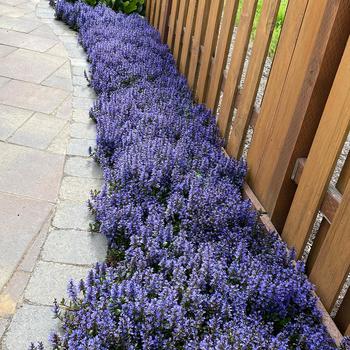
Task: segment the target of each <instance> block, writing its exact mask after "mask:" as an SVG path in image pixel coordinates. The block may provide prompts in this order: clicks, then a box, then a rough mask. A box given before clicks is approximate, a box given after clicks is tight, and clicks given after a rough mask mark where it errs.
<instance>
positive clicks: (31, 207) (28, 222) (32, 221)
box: [0, 153, 53, 290]
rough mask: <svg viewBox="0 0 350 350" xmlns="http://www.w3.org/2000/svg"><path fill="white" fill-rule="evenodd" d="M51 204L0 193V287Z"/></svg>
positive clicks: (14, 267)
mask: <svg viewBox="0 0 350 350" xmlns="http://www.w3.org/2000/svg"><path fill="white" fill-rule="evenodd" d="M1 154H4V153H1ZM52 208H53V206H52V205H51V204H49V203H47V202H43V201H36V200H32V199H28V198H23V197H17V196H14V195H11V194H6V193H0V222H1V223H2V224H1V230H0V242H1V254H0V290H1V289H2V287H3V286H4V285H5V283H6V282H7V280H8V279H9V278H10V276H11V274H12V273H13V271H14V270H15V269H16V266H17V265H18V263H19V262H20V260H21V258H22V256H23V255H24V253H25V251H26V249H27V246H28V245H29V243H30V242H31V241H32V240H33V239H34V237H35V236H36V234H37V233H38V232H39V230H40V228H41V227H42V225H43V224H44V223H45V221H46V220H47V218H48V216H49V213H50V211H51V210H52Z"/></svg>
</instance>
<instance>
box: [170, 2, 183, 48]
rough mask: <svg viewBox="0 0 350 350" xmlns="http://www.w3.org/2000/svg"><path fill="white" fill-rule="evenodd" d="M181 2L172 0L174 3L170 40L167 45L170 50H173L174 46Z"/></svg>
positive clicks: (172, 4)
mask: <svg viewBox="0 0 350 350" xmlns="http://www.w3.org/2000/svg"><path fill="white" fill-rule="evenodd" d="M179 2H180V0H172V3H171V10H170V18H169V31H168V39H167V43H168V46H169V48H170V50H171V49H172V48H173V44H174V34H175V26H176V19H177V13H178V8H179Z"/></svg>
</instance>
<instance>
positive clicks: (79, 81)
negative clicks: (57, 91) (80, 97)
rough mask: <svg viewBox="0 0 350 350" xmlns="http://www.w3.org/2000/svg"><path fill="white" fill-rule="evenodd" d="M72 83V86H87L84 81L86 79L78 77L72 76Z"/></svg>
mask: <svg viewBox="0 0 350 350" xmlns="http://www.w3.org/2000/svg"><path fill="white" fill-rule="evenodd" d="M72 82H73V86H87V85H88V81H87V80H86V78H85V77H81V76H78V75H73V77H72Z"/></svg>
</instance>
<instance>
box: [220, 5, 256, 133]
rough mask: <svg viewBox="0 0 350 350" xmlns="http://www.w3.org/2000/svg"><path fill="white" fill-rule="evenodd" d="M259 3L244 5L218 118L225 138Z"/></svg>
mask: <svg viewBox="0 0 350 350" xmlns="http://www.w3.org/2000/svg"><path fill="white" fill-rule="evenodd" d="M256 6H257V1H256V0H247V1H244V3H243V8H242V13H241V17H240V21H239V26H238V31H237V36H236V42H235V44H234V48H233V52H232V59H231V64H230V68H229V71H228V73H227V79H226V83H225V89H224V95H223V99H222V102H221V108H220V113H219V116H218V127H219V130H220V133H221V135H222V136H223V137H225V136H227V134H228V131H229V127H228V125H229V124H230V123H231V118H232V112H233V106H234V105H235V98H236V95H237V90H238V85H239V82H240V77H241V74H242V70H243V66H244V58H245V56H246V53H247V48H248V44H249V38H250V33H251V29H252V25H253V20H254V15H255V11H256Z"/></svg>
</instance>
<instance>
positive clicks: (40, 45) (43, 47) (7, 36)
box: [0, 7, 57, 52]
mask: <svg viewBox="0 0 350 350" xmlns="http://www.w3.org/2000/svg"><path fill="white" fill-rule="evenodd" d="M0 12H1V7H0ZM0 43H1V44H5V45H9V46H15V47H20V48H23V49H28V50H33V51H39V52H45V51H47V50H48V49H50V48H51V47H52V46H54V45H55V44H56V43H57V41H56V40H51V39H46V38H41V37H40V36H35V35H31V34H27V33H20V32H15V31H12V30H6V29H0Z"/></svg>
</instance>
